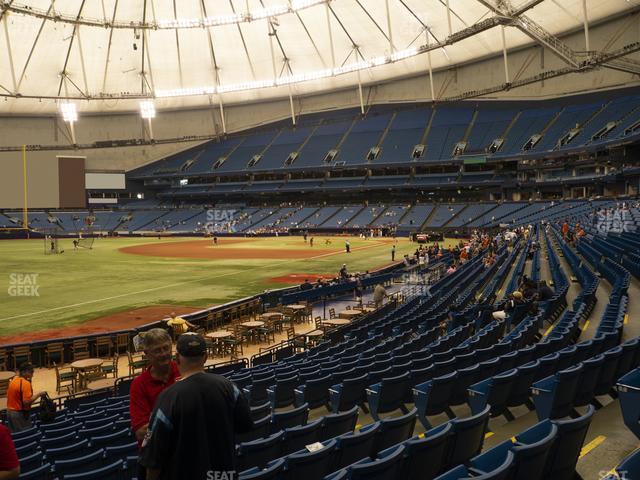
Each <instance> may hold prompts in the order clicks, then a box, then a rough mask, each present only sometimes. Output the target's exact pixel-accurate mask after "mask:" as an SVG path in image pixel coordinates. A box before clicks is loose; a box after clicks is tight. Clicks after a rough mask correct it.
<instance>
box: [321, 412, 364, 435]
mask: <svg viewBox="0 0 640 480" xmlns="http://www.w3.org/2000/svg"><path fill="white" fill-rule="evenodd" d="M357 421H358V407H353V408H352V409H351V410H347V411H345V412H340V413H333V414H330V415H325V416H324V421H323V423H322V428H321V429H320V432H319V434H318V440H319V441H321V442H322V441H325V440H328V439H330V438H334V437H337V436H338V435H342V434H344V433H347V432H353V430H354V428H355V427H356V423H357Z"/></svg>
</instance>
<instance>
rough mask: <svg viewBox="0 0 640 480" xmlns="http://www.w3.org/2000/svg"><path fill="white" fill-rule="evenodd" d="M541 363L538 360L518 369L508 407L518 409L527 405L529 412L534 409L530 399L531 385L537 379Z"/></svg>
mask: <svg viewBox="0 0 640 480" xmlns="http://www.w3.org/2000/svg"><path fill="white" fill-rule="evenodd" d="M539 367H540V362H539V361H538V360H535V361H532V362H529V363H527V364H525V365H521V366H519V367H518V374H517V375H516V378H515V380H514V382H513V386H512V387H511V391H510V392H509V398H508V399H507V407H517V406H519V405H526V406H527V408H529V410H533V409H534V405H533V403H532V402H531V400H530V399H529V396H530V392H531V385H532V384H533V382H534V379H535V378H536V374H537V371H538V368H539Z"/></svg>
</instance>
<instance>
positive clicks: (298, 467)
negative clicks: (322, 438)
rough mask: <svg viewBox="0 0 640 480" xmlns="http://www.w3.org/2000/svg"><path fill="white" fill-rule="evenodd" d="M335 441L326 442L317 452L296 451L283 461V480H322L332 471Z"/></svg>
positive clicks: (334, 459)
mask: <svg viewBox="0 0 640 480" xmlns="http://www.w3.org/2000/svg"><path fill="white" fill-rule="evenodd" d="M335 454H336V441H335V440H328V441H327V442H325V443H324V444H323V447H322V448H321V449H319V450H315V451H313V452H309V451H307V450H298V451H296V452H294V453H291V454H290V455H288V456H287V457H286V459H285V470H284V473H283V475H282V478H283V480H322V479H323V478H324V477H325V475H327V474H329V473H331V472H332V471H333V467H334V465H335V461H336V458H335Z"/></svg>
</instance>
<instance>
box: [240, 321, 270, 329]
mask: <svg viewBox="0 0 640 480" xmlns="http://www.w3.org/2000/svg"><path fill="white" fill-rule="evenodd" d="M240 325H242V326H243V327H247V328H258V327H263V326H264V322H259V321H257V320H255V321H252V322H244V323H241V324H240Z"/></svg>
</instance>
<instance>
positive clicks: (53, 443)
mask: <svg viewBox="0 0 640 480" xmlns="http://www.w3.org/2000/svg"><path fill="white" fill-rule="evenodd" d="M76 441H78V437H77V436H76V432H70V433H67V434H66V435H62V436H61V437H55V438H42V439H40V440H39V444H40V446H41V447H42V448H44V449H45V450H47V449H49V448H60V447H63V446H65V445H68V444H69V443H70V442H76Z"/></svg>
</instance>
